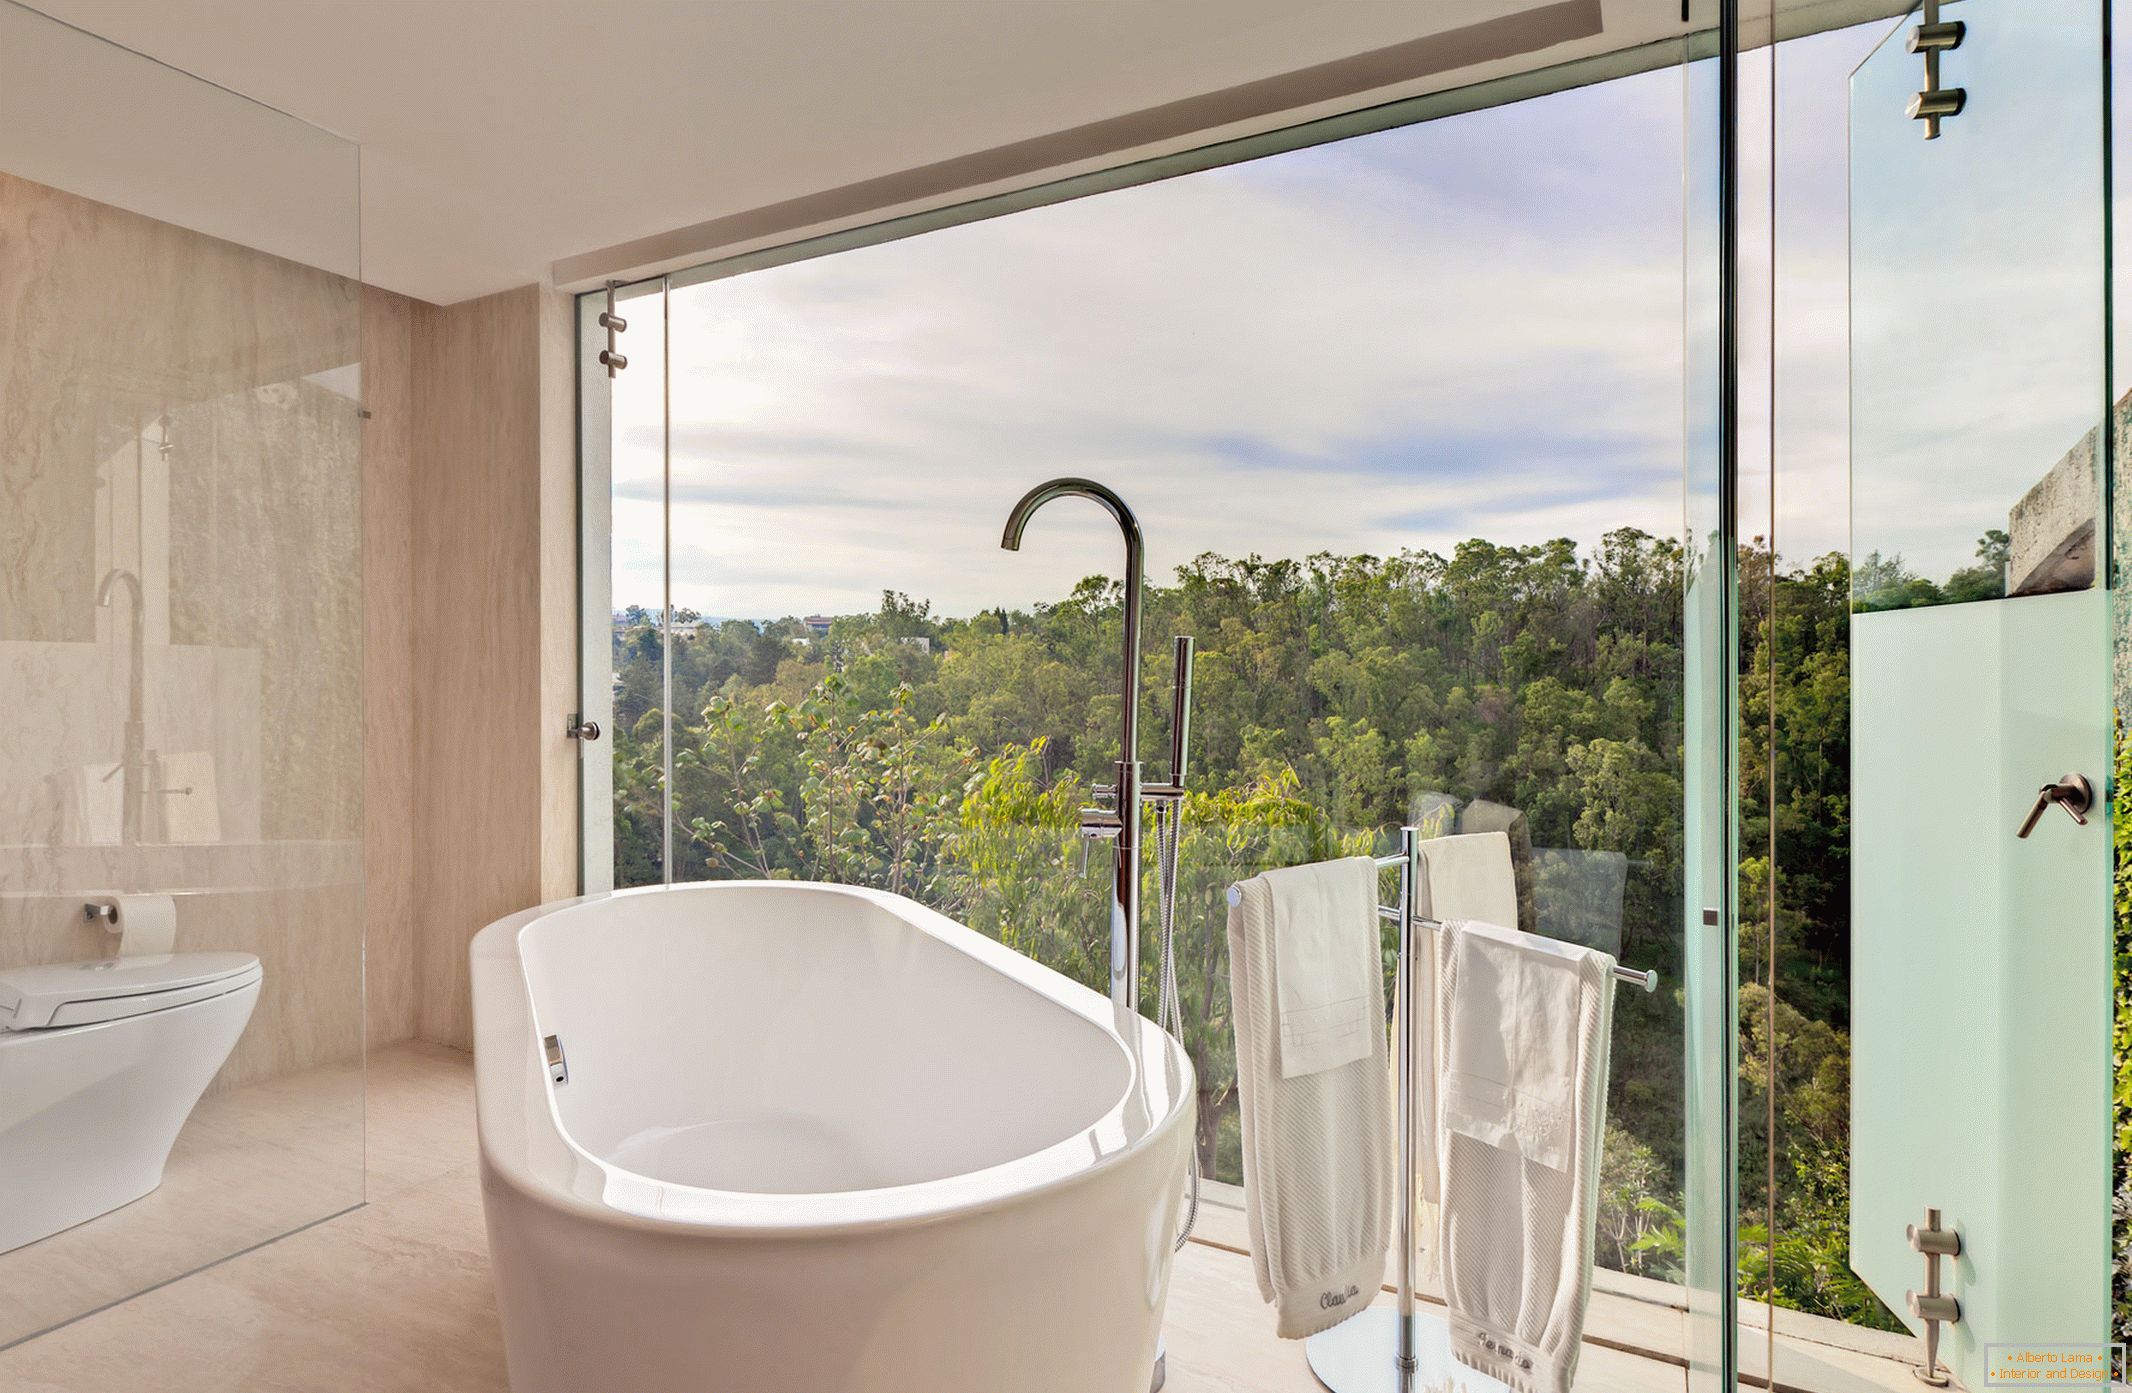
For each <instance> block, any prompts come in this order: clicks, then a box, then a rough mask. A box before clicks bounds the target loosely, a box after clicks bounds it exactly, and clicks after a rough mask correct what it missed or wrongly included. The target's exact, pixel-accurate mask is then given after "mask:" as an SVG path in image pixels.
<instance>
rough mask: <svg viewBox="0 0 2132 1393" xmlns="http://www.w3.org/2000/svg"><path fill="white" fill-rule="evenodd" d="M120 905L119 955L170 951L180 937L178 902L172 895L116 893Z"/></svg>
mask: <svg viewBox="0 0 2132 1393" xmlns="http://www.w3.org/2000/svg"><path fill="white" fill-rule="evenodd" d="M111 903H113V904H115V905H117V906H118V923H117V925H116V926H115V927H116V928H117V929H118V955H119V956H120V957H122V958H143V957H150V956H154V955H156V954H161V953H168V952H170V951H171V949H172V948H173V947H174V946H176V944H177V940H178V902H177V901H176V900H175V899H173V898H171V897H170V896H169V895H113V896H112V897H111Z"/></svg>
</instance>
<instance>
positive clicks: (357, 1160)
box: [0, 1065, 364, 1346]
mask: <svg viewBox="0 0 2132 1393" xmlns="http://www.w3.org/2000/svg"><path fill="white" fill-rule="evenodd" d="M363 1111H364V1088H363V1071H362V1070H361V1069H359V1068H356V1067H354V1066H352V1065H350V1066H345V1067H329V1068H322V1069H307V1070H304V1071H301V1072H299V1073H294V1074H288V1075H284V1076H282V1077H280V1078H276V1079H270V1080H268V1081H266V1082H264V1083H256V1084H250V1085H246V1086H244V1087H240V1088H233V1089H229V1090H227V1091H224V1092H219V1093H214V1094H211V1095H209V1096H208V1097H207V1098H205V1099H203V1100H201V1102H200V1105H199V1106H198V1107H197V1108H195V1109H194V1110H193V1115H192V1117H191V1118H190V1119H189V1120H188V1121H187V1122H186V1124H185V1129H184V1130H183V1131H182V1132H180V1133H179V1135H178V1143H177V1146H176V1147H175V1148H173V1150H172V1152H171V1156H170V1161H169V1163H168V1164H167V1165H166V1166H165V1167H164V1170H163V1183H162V1185H161V1186H160V1187H158V1188H157V1189H156V1190H155V1191H154V1192H153V1193H152V1194H149V1195H147V1196H146V1197H144V1198H142V1199H139V1200H136V1201H134V1202H133V1203H132V1204H129V1205H126V1206H124V1207H123V1208H120V1209H115V1210H113V1211H112V1212H111V1213H109V1214H106V1215H103V1216H102V1217H100V1218H96V1219H92V1220H90V1221H89V1222H88V1223H85V1224H78V1225H76V1226H75V1227H73V1228H71V1229H68V1230H66V1231H65V1232H64V1233H57V1234H54V1235H52V1236H51V1237H50V1238H47V1239H45V1240H43V1241H42V1242H39V1243H32V1244H30V1245H29V1246H27V1247H23V1248H17V1249H15V1250H14V1251H13V1252H10V1253H0V1346H5V1345H10V1344H13V1343H14V1342H15V1341H17V1340H19V1339H22V1338H23V1337H24V1336H27V1335H33V1334H35V1333H37V1332H38V1331H40V1330H44V1329H47V1328H48V1327H50V1326H52V1325H54V1324H56V1323H57V1322H59V1321H63V1320H68V1319H71V1318H72V1317H74V1316H77V1315H80V1314H81V1313H82V1312H83V1311H92V1310H95V1309H96V1308H97V1307H99V1306H103V1305H107V1304H109V1303H110V1302H113V1301H117V1300H120V1299H122V1298H124V1297H127V1296H130V1295H131V1294H133V1293H134V1292H137V1291H140V1290H142V1289H143V1288H145V1287H150V1286H154V1285H155V1284H157V1283H159V1282H167V1281H169V1280H171V1279H172V1278H174V1277H180V1276H183V1275H184V1274H185V1273H187V1272H191V1271H194V1270H195V1269H197V1268H199V1267H200V1266H201V1265H202V1264H204V1263H209V1262H214V1261H216V1260H217V1259H220V1258H223V1257H226V1256H228V1255H229V1254H230V1253H232V1252H236V1251H238V1250H241V1249H244V1248H249V1247H251V1246H252V1245H254V1244H258V1243H264V1242H266V1241H267V1240H269V1239H272V1238H275V1237H277V1236H278V1235H281V1234H284V1233H287V1232H289V1231H290V1230H291V1229H295V1228H298V1227H301V1226H302V1225H304V1224H309V1223H314V1222H316V1221H317V1220H319V1219H323V1218H325V1217H326V1216H328V1215H330V1214H337V1213H340V1212H342V1211H344V1210H347V1209H351V1208H353V1207H355V1206H356V1205H359V1204H361V1203H362V1202H363V1139H364V1127H363ZM7 1202H8V1199H7V1197H6V1196H0V1204H5V1203H7Z"/></svg>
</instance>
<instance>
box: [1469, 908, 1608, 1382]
mask: <svg viewBox="0 0 2132 1393" xmlns="http://www.w3.org/2000/svg"><path fill="white" fill-rule="evenodd" d="M1436 972H1437V984H1436V988H1437V998H1436V1007H1437V1020H1436V1026H1435V1043H1436V1047H1437V1057H1438V1059H1439V1060H1440V1061H1441V1080H1440V1084H1439V1090H1438V1107H1437V1113H1436V1122H1437V1135H1436V1137H1435V1138H1434V1143H1435V1145H1436V1147H1437V1148H1438V1162H1439V1165H1440V1167H1441V1174H1442V1197H1441V1198H1442V1220H1441V1222H1442V1238H1441V1251H1440V1252H1439V1253H1438V1255H1437V1257H1438V1260H1439V1266H1440V1268H1441V1271H1442V1277H1443V1283H1444V1300H1445V1303H1446V1305H1447V1306H1448V1307H1449V1308H1450V1317H1451V1320H1450V1323H1451V1351H1452V1353H1453V1355H1455V1356H1456V1357H1457V1359H1458V1360H1459V1362H1460V1363H1463V1364H1466V1365H1468V1366H1470V1367H1472V1368H1474V1369H1477V1370H1479V1371H1480V1372H1482V1373H1484V1374H1487V1375H1489V1376H1490V1377H1492V1378H1496V1379H1500V1380H1501V1381H1502V1382H1504V1383H1506V1384H1509V1385H1510V1386H1511V1387H1512V1388H1513V1389H1516V1390H1518V1393H1568V1390H1569V1386H1570V1381H1571V1380H1572V1378H1574V1377H1575V1375H1576V1370H1577V1354H1578V1350H1579V1346H1580V1342H1581V1341H1582V1339H1583V1335H1584V1315H1585V1308H1586V1306H1587V1305H1588V1304H1589V1302H1590V1299H1591V1270H1592V1243H1593V1225H1594V1222H1595V1220H1596V1217H1597V1205H1596V1198H1595V1196H1596V1191H1597V1187H1598V1178H1599V1150H1600V1142H1601V1139H1602V1137H1603V1135H1604V1132H1605V1127H1606V1062H1607V1051H1608V1048H1609V1045H1610V1041H1611V1035H1612V1029H1613V1005H1614V960H1613V958H1611V957H1609V956H1608V955H1607V954H1605V953H1600V952H1595V951H1593V950H1591V949H1588V948H1583V947H1579V946H1577V945H1575V944H1567V943H1557V942H1555V941H1554V940H1552V939H1545V938H1539V937H1536V936H1535V935H1532V934H1525V933H1520V932H1518V931H1517V930H1515V929H1506V928H1501V927H1498V926H1496V925H1492V924H1481V923H1471V922H1456V921H1453V922H1447V923H1445V924H1444V926H1443V928H1442V929H1440V930H1439V931H1438V932H1437V935H1436Z"/></svg>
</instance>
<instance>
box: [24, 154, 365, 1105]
mask: <svg viewBox="0 0 2132 1393" xmlns="http://www.w3.org/2000/svg"><path fill="white" fill-rule="evenodd" d="M359 357H360V350H359V317H358V293H357V288H356V287H355V285H354V284H353V283H352V282H350V281H347V280H345V279H342V278H340V277H336V276H333V275H330V274H327V273H325V272H321V271H317V270H314V269H312V268H309V267H305V266H300V265H297V264H295V263H292V262H288V261H283V260H280V259H278V258H275V257H272V256H267V255H264V254H262V253H259V252H256V251H252V250H249V249H247V248H244V247H241V246H237V245H235V244H232V243H228V242H223V241H219V240H217V239H214V238H211V237H206V236H203V235H201V234H198V233H195V232H190V231H187V230H185V229H182V228H178V227H174V226H172V225H169V224H166V223H160V222H157V221H155V220H153V219H150V218H145V217H141V216H139V215H137V214H134V213H130V212H127V211H124V210H122V209H119V208H114V207H111V206H109V205H106V204H101V203H97V202H94V201H92V200H89V199H84V198H80V197H76V196H73V195H70V194H66V193H63V192H60V191H58V190H54V189H50V188H47V187H44V186H42V185H39V184H35V183H32V182H29V181H27V180H23V179H19V178H14V177H11V176H8V175H5V174H0V707H4V709H6V710H7V711H8V712H9V713H10V715H9V722H8V724H7V726H6V727H5V728H4V732H0V967H7V966H14V965H19V964H26V963H36V962H55V961H67V960H70V959H77V958H86V957H96V956H102V955H103V954H105V953H107V952H109V951H110V940H109V939H108V938H107V937H106V936H105V935H103V934H102V933H101V931H99V930H96V929H95V928H94V927H93V926H90V925H87V924H86V923H85V922H84V921H83V919H82V917H81V903H82V900H83V899H84V898H85V897H87V896H90V895H96V894H102V893H109V892H114V891H168V892H173V893H177V894H178V895H179V927H178V946H179V947H180V949H181V950H186V949H235V950H241V951H248V952H254V953H257V954H258V955H259V957H260V958H261V959H262V961H263V963H264V965H265V977H264V982H263V985H262V988H261V994H260V1001H259V1006H258V1008H257V1011H256V1013H255V1016H254V1019H253V1021H252V1023H251V1026H250V1027H249V1028H248V1029H247V1031H246V1033H245V1036H244V1038H243V1040H242V1041H241V1042H240V1044H239V1046H238V1048H237V1051H236V1053H235V1054H234V1055H233V1057H232V1059H231V1061H230V1064H229V1066H228V1067H227V1069H226V1070H225V1071H224V1075H223V1077H222V1078H221V1079H220V1080H219V1081H218V1083H217V1087H218V1088H227V1087H229V1086H231V1085H233V1084H237V1083H242V1082H246V1081H250V1080H255V1079H261V1078H266V1077H269V1076H272V1075H275V1074H279V1073H285V1072H288V1071H291V1070H297V1069H306V1068H310V1067H313V1066H317V1065H322V1064H329V1063H339V1062H347V1061H350V1060H352V1059H355V1058H358V1057H359V1056H360V1052H361V1048H362V1038H363V1024H364V1022H363V995H362V951H363V940H364V918H363V897H362V863H361V839H362V835H363V821H364V810H363V794H364V783H365V778H366V771H365V769H364V763H363V738H362V734H363V733H362V679H361V671H362V661H363V645H364V623H363V614H362V610H363V599H364V597H363V580H362V550H363V543H362V508H361V502H362V499H361V467H360V455H361V437H360V424H359V417H358V402H357V396H358V393H359V390H360V381H359V369H358V366H357V364H358V361H359ZM114 573H123V574H124V575H125V576H126V577H131V578H134V580H137V583H138V594H139V602H138V604H137V605H136V603H135V601H134V598H133V596H134V593H135V586H134V584H133V583H131V582H129V581H119V582H115V584H114V588H113V590H112V591H111V595H112V598H113V603H111V604H110V605H108V606H100V605H98V603H97V596H98V591H99V586H100V582H101V581H102V580H103V579H104V578H105V577H106V576H108V575H112V574H114ZM136 624H138V626H139V643H138V654H139V657H138V661H136V659H135V652H136V644H135V626H136ZM136 693H137V694H138V696H137V700H138V705H139V709H140V715H141V729H142V739H141V741H140V743H141V745H142V746H144V747H145V750H146V752H148V754H149V756H150V758H148V759H145V760H143V761H142V763H141V764H139V765H137V766H136V769H135V771H134V777H133V783H134V786H135V788H136V789H139V790H142V792H140V793H139V794H137V795H136V797H135V798H134V799H133V802H134V804H135V806H136V807H137V809H138V812H137V813H136V814H135V815H134V816H133V817H132V818H129V817H128V816H127V814H126V805H127V801H128V800H127V797H126V795H125V793H124V789H125V786H126V783H127V778H126V776H125V775H124V774H114V773H113V771H114V769H116V768H117V766H119V765H120V763H121V762H122V758H123V756H124V755H125V753H126V749H127V740H126V735H125V731H126V726H127V724H128V720H129V708H130V707H131V706H132V705H133V704H134V702H135V700H136ZM107 776H108V777H107Z"/></svg>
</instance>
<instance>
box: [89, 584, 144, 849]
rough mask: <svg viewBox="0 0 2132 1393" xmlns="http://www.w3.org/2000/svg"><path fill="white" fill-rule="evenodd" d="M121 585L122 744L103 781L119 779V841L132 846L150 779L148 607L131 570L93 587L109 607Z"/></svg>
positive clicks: (99, 604)
mask: <svg viewBox="0 0 2132 1393" xmlns="http://www.w3.org/2000/svg"><path fill="white" fill-rule="evenodd" d="M122 584H123V585H124V586H125V587H126V594H127V598H128V599H129V600H130V601H131V602H132V604H131V608H130V609H129V610H128V612H127V618H126V642H127V652H126V732H125V745H124V749H123V752H122V753H121V754H120V756H119V762H118V764H117V766H116V767H115V768H113V769H112V771H111V773H109V774H106V775H104V778H105V779H106V780H109V779H110V778H112V777H113V776H114V775H116V776H117V777H118V778H119V780H120V782H119V800H120V804H119V806H120V807H121V808H122V809H123V811H122V812H121V814H120V821H119V841H120V842H121V843H123V844H124V845H126V846H134V845H136V844H138V843H139V842H140V840H141V823H142V821H143V820H144V819H143V817H142V810H143V809H144V808H145V807H146V805H147V794H148V777H149V769H148V722H147V717H146V713H145V712H144V710H143V709H142V708H143V706H144V704H145V697H144V695H143V690H142V689H143V688H144V687H145V686H146V685H147V673H146V668H147V663H148V648H147V636H146V634H145V633H144V632H143V630H144V629H145V627H146V626H145V623H144V621H145V620H146V618H147V613H146V611H147V605H146V603H145V602H144V601H143V599H142V596H141V578H140V577H139V576H137V575H135V574H134V573H133V572H131V571H127V570H120V569H116V568H114V569H112V570H110V571H107V572H105V573H104V579H103V583H102V584H101V585H99V586H97V587H96V607H97V608H98V609H109V608H111V599H112V595H113V593H114V592H115V591H117V589H118V587H119V586H120V585H122Z"/></svg>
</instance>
